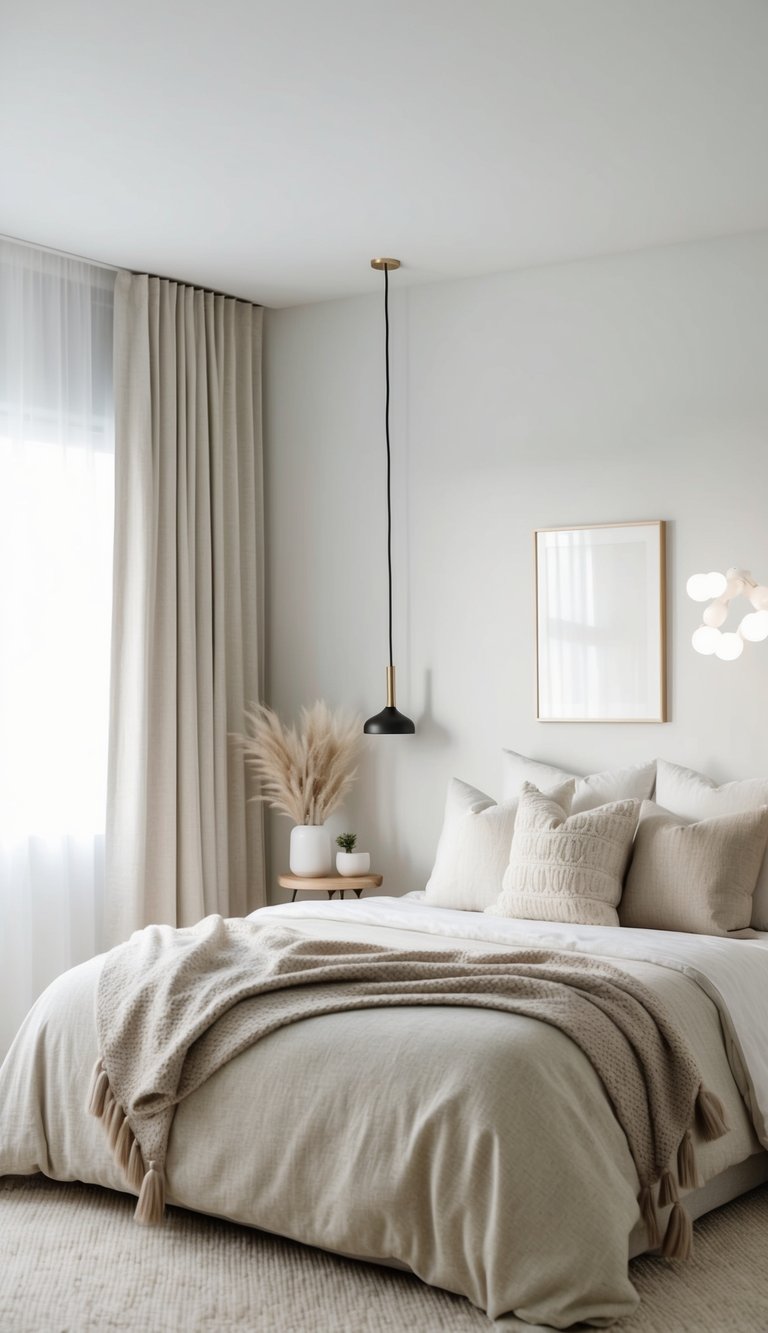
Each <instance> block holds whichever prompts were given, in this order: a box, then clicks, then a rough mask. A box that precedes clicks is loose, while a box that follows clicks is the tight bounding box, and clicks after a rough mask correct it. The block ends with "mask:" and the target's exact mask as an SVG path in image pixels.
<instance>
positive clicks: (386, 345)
mask: <svg viewBox="0 0 768 1333" xmlns="http://www.w3.org/2000/svg"><path fill="white" fill-rule="evenodd" d="M384 365H385V370H386V382H387V399H386V406H385V409H384V422H385V427H386V435H387V572H388V576H389V665H390V666H394V663H395V659H394V655H393V652H392V455H391V451H390V447H389V271H388V269H387V267H386V265H385V266H384Z"/></svg>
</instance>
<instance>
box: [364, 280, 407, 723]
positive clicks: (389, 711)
mask: <svg viewBox="0 0 768 1333" xmlns="http://www.w3.org/2000/svg"><path fill="white" fill-rule="evenodd" d="M399 267H400V260H399V259H372V260H371V268H376V269H383V271H384V364H385V373H386V385H387V396H386V406H385V409H384V425H385V432H386V438H387V575H388V580H389V666H388V667H387V706H386V708H382V710H381V712H380V713H376V715H375V717H369V718H368V721H367V722H366V724H365V726H364V727H363V731H365V732H367V734H368V735H369V736H412V735H413V733H414V732H415V730H416V727H415V726H414V724H413V722H412V721H411V719H410V718H409V717H406V716H405V714H403V713H401V712H400V711H399V710H398V709H397V708H396V707H395V666H394V661H393V656H392V490H391V484H390V474H391V470H392V466H391V454H390V447H389V270H390V269H395V268H399Z"/></svg>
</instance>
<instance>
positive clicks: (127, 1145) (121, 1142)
mask: <svg viewBox="0 0 768 1333" xmlns="http://www.w3.org/2000/svg"><path fill="white" fill-rule="evenodd" d="M135 1142H136V1140H135V1138H134V1137H133V1130H132V1129H131V1127H130V1125H129V1124H128V1121H127V1120H126V1119H125V1118H123V1123H122V1125H121V1126H120V1130H119V1132H118V1135H117V1139H116V1140H115V1146H114V1149H113V1152H114V1157H115V1161H116V1162H117V1165H118V1166H119V1167H120V1170H121V1171H122V1173H123V1175H124V1176H126V1177H127V1175H128V1163H129V1161H130V1158H131V1148H132V1147H133V1145H134V1143H135Z"/></svg>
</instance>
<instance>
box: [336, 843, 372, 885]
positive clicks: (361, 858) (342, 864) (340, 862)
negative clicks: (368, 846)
mask: <svg viewBox="0 0 768 1333" xmlns="http://www.w3.org/2000/svg"><path fill="white" fill-rule="evenodd" d="M356 842H357V834H356V833H340V834H339V836H338V838H337V839H336V846H337V847H340V848H341V851H340V852H337V853H336V869H337V870H338V872H339V874H340V875H345V876H350V875H367V874H368V871H369V870H370V868H371V854H370V852H356V851H355V844H356Z"/></svg>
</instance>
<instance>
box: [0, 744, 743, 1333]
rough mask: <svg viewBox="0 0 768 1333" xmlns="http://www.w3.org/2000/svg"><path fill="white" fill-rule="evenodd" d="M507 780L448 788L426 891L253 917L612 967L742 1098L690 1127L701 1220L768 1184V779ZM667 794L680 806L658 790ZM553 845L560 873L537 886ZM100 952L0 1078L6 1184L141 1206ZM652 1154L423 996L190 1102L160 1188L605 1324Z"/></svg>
mask: <svg viewBox="0 0 768 1333" xmlns="http://www.w3.org/2000/svg"><path fill="white" fill-rule="evenodd" d="M506 763H507V770H508V771H507V774H506V782H507V785H508V787H510V788H511V795H510V792H509V791H508V792H507V793H505V798H504V799H503V800H502V802H501V803H499V804H498V805H496V803H495V802H493V801H492V800H491V798H489V797H485V796H484V795H483V793H480V792H478V791H476V790H475V789H474V788H471V787H468V786H467V785H466V784H464V783H457V782H456V780H454V782H453V783H452V785H451V786H450V787H449V792H448V798H447V801H446V813H445V821H444V825H443V831H442V834H441V838H440V844H439V846H438V849H437V855H436V860H435V867H434V869H433V873H432V876H431V878H430V880H429V883H428V884H427V888H426V891H421V892H417V893H409V894H405V895H404V896H402V897H380V898H370V899H362V900H359V901H354V902H352V901H343V902H342V901H340V900H339V901H337V900H333V901H328V902H306V901H298V902H295V903H292V904H284V905H279V906H273V907H267V908H263V909H261V910H260V911H259V912H256V913H254V914H253V915H252V917H251V918H249V919H248V920H249V921H251V922H253V923H255V924H256V925H257V926H258V928H259V932H261V931H262V929H266V928H269V927H271V926H274V927H277V928H279V930H282V931H283V932H285V931H287V932H289V934H290V938H291V939H296V940H299V941H300V940H304V939H306V938H307V937H309V939H311V940H312V941H315V942H317V941H338V942H345V941H346V942H348V944H349V947H350V948H353V947H354V948H358V947H359V946H361V945H377V946H394V947H396V948H398V949H400V950H402V949H406V950H409V951H417V952H418V953H419V954H420V955H421V956H422V957H426V958H430V957H432V956H436V955H437V954H439V953H440V952H441V951H445V950H446V949H456V950H459V951H460V952H461V955H462V958H463V959H465V960H469V964H470V966H474V963H473V960H475V959H477V960H478V961H479V959H480V957H481V956H482V957H483V959H484V960H485V959H487V956H488V955H490V954H493V955H502V957H503V959H506V957H507V956H508V957H509V959H510V961H511V962H514V960H515V959H516V957H517V958H518V959H519V958H520V957H521V956H522V954H521V951H524V950H530V949H532V948H534V949H542V950H554V951H556V953H557V956H558V957H560V958H570V959H576V958H577V957H578V958H580V959H593V960H600V961H601V962H602V963H608V964H612V965H615V966H617V967H618V968H620V969H621V971H622V973H623V974H625V975H626V974H628V976H629V978H634V979H635V981H636V982H638V983H640V984H641V985H642V986H644V987H646V988H647V989H648V990H649V991H650V992H652V994H653V996H654V997H656V1000H657V1001H660V1002H661V1004H662V1005H663V1006H664V1008H665V1010H666V1014H667V1016H668V1018H669V1020H670V1021H671V1023H672V1024H673V1025H674V1027H675V1029H676V1030H677V1031H678V1032H679V1033H681V1034H682V1035H683V1036H684V1038H685V1040H686V1041H687V1043H688V1046H689V1047H690V1052H691V1053H692V1056H693V1059H694V1060H695V1063H696V1066H697V1067H698V1072H699V1074H700V1078H701V1081H702V1083H703V1084H704V1085H705V1086H706V1088H707V1089H709V1090H711V1091H712V1092H713V1093H714V1094H715V1095H716V1096H717V1098H719V1100H720V1102H721V1104H722V1108H723V1111H724V1114H725V1119H726V1121H727V1124H728V1132H727V1133H724V1134H720V1136H719V1137H714V1138H712V1140H711V1141H704V1140H703V1138H702V1137H701V1136H698V1138H697V1141H696V1144H695V1157H696V1170H697V1177H698V1178H697V1185H696V1187H695V1188H692V1189H689V1190H687V1191H683V1195H684V1205H685V1209H686V1210H687V1213H688V1214H689V1215H690V1216H691V1217H693V1218H695V1217H697V1216H699V1215H701V1214H702V1213H703V1212H706V1211H708V1210H709V1209H711V1208H714V1207H717V1206H718V1205H720V1204H722V1203H724V1202H726V1201H727V1200H729V1199H731V1198H734V1197H736V1196H737V1195H738V1194H741V1193H743V1192H745V1191H746V1190H748V1189H750V1188H752V1187H754V1186H755V1185H758V1184H760V1183H762V1182H763V1181H765V1180H766V1179H768V1152H766V1148H767V1147H768V1041H766V1038H765V1020H764V1015H765V997H766V994H767V993H768V929H766V928H765V927H766V926H768V867H766V865H765V861H764V849H765V843H766V839H768V784H765V783H757V782H747V783H742V784H738V783H737V784H730V785H727V786H725V787H722V788H715V787H714V784H712V783H710V782H709V780H708V779H703V778H701V775H696V774H693V773H691V772H690V771H689V770H684V769H680V768H678V767H677V766H675V765H669V764H667V765H665V764H664V762H663V761H659V765H658V770H657V765H656V763H653V764H651V765H645V766H634V767H631V768H629V769H622V770H615V771H614V772H611V773H607V774H597V775H592V776H591V777H589V778H584V779H578V780H577V779H576V778H574V777H573V776H572V775H570V776H569V775H568V774H567V773H564V772H563V771H561V770H558V769H555V768H552V767H551V766H546V765H541V764H536V763H535V762H534V761H528V760H523V759H522V757H520V756H516V755H512V754H510V753H509V752H508V753H507V759H506ZM529 779H533V780H535V781H538V782H539V783H540V788H541V789H539V788H536V787H533V786H531V783H530V782H529ZM654 784H655V787H656V794H657V799H658V798H659V794H661V796H662V797H663V799H664V801H665V805H664V807H660V806H658V805H656V804H654V803H653V802H649V801H647V800H646V798H647V797H649V795H650V793H651V790H652V789H653V787H654ZM529 788H530V790H529ZM544 788H546V789H547V790H548V792H549V795H544V794H543V789H544ZM641 801H644V802H646V804H644V805H643V806H642V812H643V817H641V818H640V824H639V826H638V824H637V820H638V815H639V813H640V812H641V804H640V803H641ZM630 807H631V809H630ZM569 809H570V811H571V814H568V813H567V812H568V810H569ZM553 810H554V811H555V812H556V813H555V815H554V816H553V814H552V811H553ZM670 810H672V811H673V814H670V813H669V811H670ZM745 810H746V814H745V813H744V812H745ZM628 811H629V814H628ZM675 811H676V812H677V813H674V812H675ZM734 811H735V813H734ZM574 812H576V813H574ZM590 812H591V813H590ZM630 815H631V819H630ZM541 819H543V820H544V825H545V826H546V831H545V835H542V834H541V831H540V829H538V825H536V820H541ZM628 820H629V823H627V821H628ZM531 821H533V823H532V822H531ZM611 821H612V822H611ZM620 821H623V822H624V825H626V827H625V828H624V834H623V835H622V836H623V837H624V839H625V843H626V847H625V851H624V852H622V854H621V857H620V858H619V860H618V861H616V864H615V865H614V866H613V872H612V874H608V873H607V871H606V869H605V865H604V864H603V862H602V861H600V860H599V859H598V861H596V862H595V863H594V864H591V863H589V856H588V854H587V852H588V844H589V846H592V847H596V848H597V850H598V852H599V853H600V856H603V855H604V854H605V848H606V846H607V845H608V843H609V842H610V839H609V838H608V836H607V833H606V829H608V828H609V825H610V827H613V825H614V824H615V825H616V827H618V822H620ZM532 830H533V831H532ZM561 832H562V833H563V835H564V836H563V839H561V838H560V833H561ZM598 835H599V836H598ZM627 837H628V839H629V841H628V842H627ZM542 838H543V841H542ZM510 840H511V841H510ZM550 844H551V846H550ZM616 845H618V844H616ZM547 847H549V848H550V851H551V850H552V848H553V847H554V848H555V850H556V851H557V855H558V856H559V857H560V861H559V862H558V864H557V865H556V867H555V869H554V871H553V870H552V867H551V866H550V867H549V868H548V869H547V870H546V873H545V871H544V870H543V869H542V866H543V865H544V862H545V860H546V855H545V853H546V852H547ZM563 848H565V849H566V851H565V852H564V851H563ZM568 849H570V850H568ZM574 849H575V850H574ZM630 849H631V860H630V861H629V870H628V871H626V865H627V857H628V856H629V855H630ZM614 852H615V847H614ZM566 853H567V856H571V855H573V856H575V869H573V867H572V868H571V869H570V870H568V873H567V874H565V872H564V871H563V864H564V862H563V857H564V856H565V857H566V859H567V856H566ZM591 854H592V853H590V855H591ZM611 855H613V852H612V853H611ZM526 856H528V862H526ZM654 856H655V857H656V861H657V862H658V864H657V863H655V862H654ZM681 858H682V859H681ZM614 859H615V858H614ZM505 865H506V869H505ZM530 865H533V867H534V870H533V872H532V871H531V870H530ZM660 865H661V867H662V869H664V868H665V873H666V879H664V875H661V873H660V869H659V866H660ZM515 866H517V869H514V867H515ZM526 866H527V868H526ZM510 867H512V870H510ZM521 867H522V869H521ZM670 867H672V872H671V878H670ZM572 871H573V873H572ZM625 871H626V873H625ZM564 874H565V877H564ZM537 877H538V878H537ZM542 877H543V878H542ZM553 884H555V886H556V887H557V886H558V885H559V888H558V893H560V897H559V898H558V897H557V894H555V897H554V898H553V897H552V892H553V889H552V886H553ZM542 886H543V888H542ZM574 886H575V887H574ZM500 887H501V888H502V892H501V895H499V888H500ZM533 889H536V890H537V893H535V894H534V897H533V898H530V897H526V894H528V895H530V893H531V891H532V890H533ZM561 890H562V892H561ZM662 890H663V892H662ZM505 895H506V896H505ZM510 895H511V896H510ZM515 895H517V897H516V896H515ZM521 895H522V896H521ZM580 895H581V896H580ZM585 895H586V896H585ZM753 895H754V902H753ZM620 900H621V902H620ZM625 903H626V911H625V909H624V904H625ZM553 904H554V906H553ZM532 905H534V906H536V907H537V909H538V913H539V915H537V913H536V912H535V911H532V910H531V906H532ZM619 912H624V916H623V919H622V920H621V924H619V922H620V916H619ZM644 912H645V913H648V914H649V915H648V916H647V917H644V916H643V913H644ZM670 914H671V915H670ZM590 915H591V917H592V923H591V924H584V919H583V918H584V917H585V916H586V917H589V916H590ZM574 916H575V917H576V919H575V920H574V919H569V917H574ZM546 917H549V918H559V919H544V918H546ZM595 918H596V919H597V924H596V923H595ZM209 920H213V919H212V918H210V919H209ZM644 920H645V922H646V924H645V925H642V924H638V923H639V922H642V921H644ZM633 921H634V922H635V924H631V923H632V922H633ZM648 921H652V922H653V928H650V927H649V926H648ZM676 922H677V923H678V925H679V923H683V924H685V923H688V925H689V927H690V928H686V929H681V928H677V929H675V928H671V927H672V926H674V925H675V923H676ZM750 923H751V924H750ZM171 934H173V932H171ZM732 936H733V937H732ZM318 947H319V946H318ZM105 957H106V956H101V957H99V958H95V959H92V960H91V961H90V962H88V963H85V964H83V965H82V966H80V967H78V968H75V969H73V970H72V971H71V972H68V973H66V974H65V975H64V976H62V977H60V978H59V979H58V980H57V981H56V982H54V983H53V985H52V986H51V987H49V989H48V990H47V991H46V992H45V994H44V995H42V996H41V998H40V999H39V1001H38V1002H37V1004H36V1005H35V1006H34V1008H33V1009H32V1011H31V1012H30V1014H29V1015H28V1017H27V1019H26V1021H25V1023H24V1025H23V1026H22V1028H21V1030H20V1032H19V1034H18V1036H17V1038H16V1040H15V1042H14V1044H13V1047H12V1049H11V1051H10V1052H9V1055H8V1057H7V1059H6V1061H5V1063H4V1064H3V1066H2V1069H0V1175H21V1176H24V1175H28V1174H32V1173H36V1172H43V1173H44V1174H46V1175H48V1176H50V1177H52V1178H54V1179H57V1180H63V1181H66V1180H82V1181H85V1182H89V1183H96V1184H100V1185H103V1186H106V1187H109V1188H112V1189H117V1190H125V1189H126V1188H127V1186H126V1181H125V1177H124V1175H123V1173H122V1171H121V1169H120V1167H119V1166H118V1165H117V1163H116V1161H115V1158H114V1157H113V1154H112V1152H111V1151H110V1148H109V1145H108V1143H107V1138H106V1136H105V1134H104V1132H103V1126H102V1124H101V1123H100V1121H99V1120H98V1119H96V1118H94V1117H93V1116H89V1115H87V1114H86V1112H85V1102H86V1100H87V1095H88V1094H87V1089H88V1087H89V1083H90V1082H91V1079H92V1071H93V1069H94V1064H95V1062H96V1061H97V1059H98V1057H99V1056H100V1048H99V1041H98V1040H97V1024H96V1014H95V1010H96V992H97V988H98V985H99V978H100V975H101V972H102V969H103V968H105V966H107V967H108V966H109V964H108V963H107V964H106V965H105ZM483 965H484V964H483ZM504 967H505V970H506V964H504ZM101 989H102V991H103V989H104V987H103V986H102V988H101ZM96 1067H97V1068H98V1065H97V1066H96ZM635 1162H636V1158H633V1155H632V1154H631V1152H630V1144H629V1140H628V1137H627V1135H625V1133H624V1131H623V1130H622V1128H621V1126H620V1124H619V1121H618V1119H617V1117H616V1115H615V1114H614V1110H613V1109H612V1106H611V1103H610V1102H609V1099H608V1096H607V1093H606V1090H605V1087H604V1085H603V1082H602V1081H601V1079H600V1077H598V1074H597V1073H596V1070H595V1066H594V1062H590V1060H589V1059H588V1058H587V1056H586V1055H585V1053H584V1051H583V1049H580V1047H579V1045H578V1044H576V1043H575V1042H574V1041H572V1040H570V1038H569V1037H568V1036H566V1035H564V1032H563V1031H561V1030H559V1029H558V1028H557V1027H556V1026H552V1025H550V1024H549V1023H547V1022H540V1021H538V1020H537V1019H535V1018H533V1017H530V1016H529V1015H526V1014H523V1013H509V1012H499V1011H497V1010H495V1009H492V1008H463V1007H456V1006H449V1007H447V1006H445V1005H440V1004H439V1003H435V1004H432V1002H431V1001H430V1002H429V1003H428V1004H426V1005H424V1004H422V1005H420V1006H419V1007H416V1005H412V1004H410V1003H405V1004H403V1005H402V1006H401V1007H394V1008H391V1007H390V1008H360V1009H355V1010H351V1011H348V1012H333V1013H325V1014H322V1015H320V1016H313V1017H311V1018H308V1019H305V1020H303V1021H298V1022H293V1023H291V1024H290V1025H288V1026H284V1027H281V1028H280V1029H279V1030H277V1031H273V1032H271V1033H270V1034H269V1035H266V1036H264V1037H262V1039H261V1040H258V1041H256V1042H255V1044H253V1045H250V1046H248V1047H247V1049H243V1050H242V1051H241V1053H239V1054H237V1055H236V1056H235V1058H233V1059H230V1060H229V1061H228V1063H226V1064H224V1065H223V1066H222V1067H221V1068H220V1069H218V1071H217V1072H215V1073H213V1074H212V1076H211V1077H209V1078H208V1079H207V1081H205V1082H203V1083H202V1085H201V1086H200V1087H198V1088H197V1090H196V1091H193V1092H192V1093H191V1094H190V1095H189V1096H187V1097H186V1099H185V1100H183V1101H181V1102H180V1103H179V1105H178V1107H177V1109H176V1113H175V1117H174V1118H173V1123H172V1129H171V1134H170V1138H169V1140H168V1144H167V1157H166V1160H165V1187H166V1199H167V1201H168V1202H171V1203H175V1204H177V1205H180V1206H182V1207H185V1208H189V1209H192V1210H195V1211H199V1212H204V1213H209V1214H212V1215H215V1216H220V1217H225V1218H229V1219H231V1220H233V1221H236V1222H239V1223H243V1224H245V1225H248V1226H253V1227H257V1228H260V1229H262V1230H265V1231H269V1232H273V1233H275V1234H279V1235H282V1236H286V1237H289V1238H292V1239H294V1240H297V1241H300V1242H304V1243H307V1244H310V1245H313V1246H317V1247H320V1248H323V1249H327V1250H330V1251H334V1252H336V1253H339V1254H343V1255H346V1256H349V1257H352V1258H355V1259H360V1260H365V1261H371V1262H376V1263H384V1264H392V1265H395V1266H399V1267H403V1268H406V1269H409V1270H411V1271H412V1272H413V1273H415V1274H416V1275H417V1276H418V1277H420V1278H421V1279H422V1280H423V1281H425V1282H427V1283H430V1284H432V1285H435V1286H439V1287H443V1288H446V1289H448V1290H450V1291H453V1292H456V1293H459V1294H461V1295H463V1296H465V1297H466V1298H467V1299H468V1300H469V1301H471V1302H472V1303H473V1304H474V1305H476V1306H478V1307H479V1308H481V1309H482V1310H484V1311H486V1312H487V1314H488V1315H489V1317H490V1318H491V1319H508V1320H509V1321H513V1322H514V1321H518V1320H519V1321H522V1322H523V1323H528V1324H533V1325H539V1326H541V1325H544V1326H547V1327H550V1328H556V1329H560V1328H568V1327H569V1326H571V1325H572V1324H576V1323H579V1322H584V1323H587V1324H591V1325H593V1326H597V1327H604V1326H607V1325H610V1324H611V1323H613V1322H614V1321H615V1320H617V1319H620V1318H621V1317H623V1316H625V1315H627V1314H629V1313H631V1311H632V1310H633V1309H634V1308H635V1306H636V1305H637V1301H638V1297H637V1294H636V1292H635V1290H634V1288H633V1285H632V1280H631V1270H630V1268H629V1266H628V1258H630V1257H632V1256H634V1255H637V1254H639V1253H642V1252H643V1251H644V1250H646V1249H648V1248H649V1245H648V1233H647V1229H646V1226H645V1223H644V1222H643V1221H642V1220H641V1215H640V1208H639V1204H638V1186H639V1176H638V1169H637V1168H636V1165H635ZM681 1179H682V1175H681ZM661 1211H662V1214H663V1209H662V1210H661ZM672 1214H674V1207H673V1208H672ZM664 1220H665V1219H664V1218H663V1217H662V1222H663V1221H664ZM159 1239H160V1241H161V1240H162V1233H161V1234H160V1237H159Z"/></svg>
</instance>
